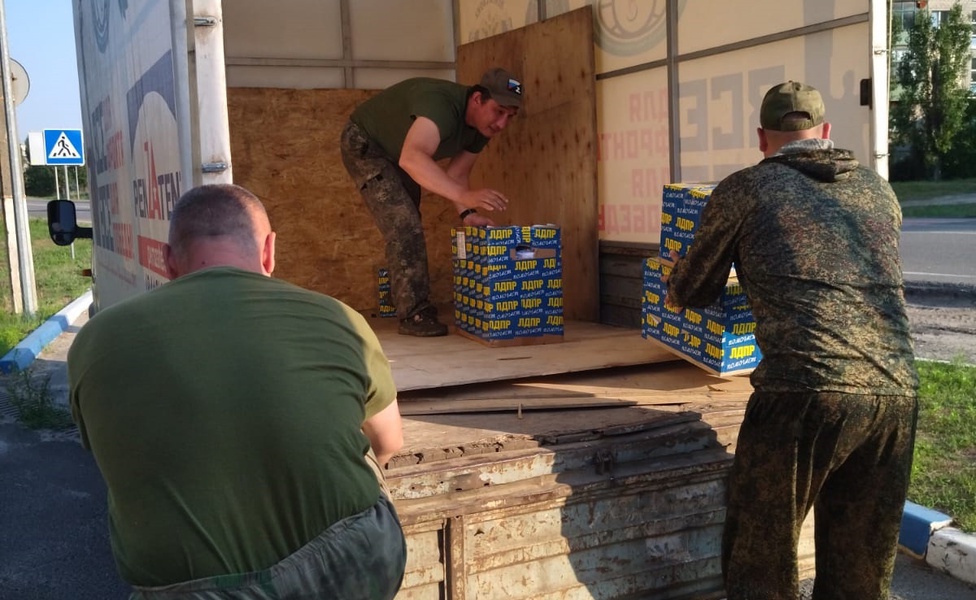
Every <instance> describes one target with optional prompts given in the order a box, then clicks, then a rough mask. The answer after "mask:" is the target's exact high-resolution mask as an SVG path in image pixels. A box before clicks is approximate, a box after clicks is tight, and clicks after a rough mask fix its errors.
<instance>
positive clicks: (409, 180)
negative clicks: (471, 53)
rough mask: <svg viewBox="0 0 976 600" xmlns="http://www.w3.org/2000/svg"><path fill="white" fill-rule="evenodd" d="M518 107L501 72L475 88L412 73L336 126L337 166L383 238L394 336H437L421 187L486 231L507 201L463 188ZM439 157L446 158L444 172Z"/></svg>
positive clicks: (515, 84) (517, 87) (442, 330)
mask: <svg viewBox="0 0 976 600" xmlns="http://www.w3.org/2000/svg"><path fill="white" fill-rule="evenodd" d="M521 106H522V83H521V82H519V80H518V79H516V78H515V76H514V75H512V74H511V73H509V72H507V71H505V70H503V69H499V68H495V69H491V70H489V71H488V72H486V73H485V74H484V76H483V77H482V78H481V82H480V83H479V84H478V85H475V86H466V85H461V84H458V83H454V82H452V81H443V80H440V79H430V78H426V77H417V78H414V79H407V80H405V81H402V82H400V83H397V84H396V85H393V86H391V87H389V88H387V89H385V90H383V91H382V92H380V93H379V94H377V95H376V96H373V97H372V98H370V99H369V100H367V101H365V102H363V103H362V104H360V105H359V106H358V107H357V108H356V110H355V111H353V113H352V116H351V117H350V118H349V123H348V124H347V125H346V127H345V129H343V130H342V136H341V138H340V148H341V150H342V162H343V164H345V166H346V170H347V171H349V175H350V176H351V177H352V180H353V182H354V183H355V184H356V188H357V189H358V190H359V193H360V195H361V196H362V197H363V201H364V202H365V203H366V207H367V208H368V209H369V211H370V213H371V214H372V216H373V220H375V221H376V225H377V227H378V228H379V230H380V233H381V234H382V235H383V239H384V240H385V241H386V260H387V267H388V268H389V271H390V291H391V294H392V296H393V304H394V305H395V306H396V309H397V318H399V319H400V329H399V331H400V333H401V334H403V335H414V336H419V337H431V336H440V335H446V334H447V326H446V325H444V324H443V323H441V322H440V321H438V320H437V309H436V308H435V307H434V306H433V305H432V304H431V303H430V299H429V295H430V275H429V273H428V268H427V247H426V241H425V240H424V228H423V223H422V222H421V219H420V190H421V188H424V189H426V190H429V191H431V192H433V193H435V194H437V195H439V196H442V197H444V198H447V199H448V200H450V201H451V202H452V203H453V204H454V207H455V208H456V209H457V212H458V215H459V217H460V218H461V222H462V223H464V224H465V225H472V226H486V225H493V224H494V223H493V222H492V220H491V219H490V218H489V217H488V215H487V213H490V212H492V211H496V210H505V207H506V206H507V205H508V198H506V197H505V196H504V195H502V194H501V193H500V192H498V191H496V190H492V189H488V188H481V189H471V187H470V185H469V184H468V176H469V175H470V173H471V168H472V167H473V166H474V162H475V159H476V158H477V157H478V153H479V152H481V150H482V149H483V148H484V147H485V145H486V144H487V143H488V140H489V139H490V138H492V137H494V136H495V135H497V134H498V133H501V131H502V130H503V129H505V127H506V126H508V123H509V121H510V120H511V119H512V118H513V117H514V116H515V115H516V114H518V110H519V108H520V107H521ZM441 159H450V160H449V161H448V163H447V165H446V166H445V167H444V168H441V167H440V166H439V165H438V164H437V162H436V161H439V160H441ZM479 211H480V212H479Z"/></svg>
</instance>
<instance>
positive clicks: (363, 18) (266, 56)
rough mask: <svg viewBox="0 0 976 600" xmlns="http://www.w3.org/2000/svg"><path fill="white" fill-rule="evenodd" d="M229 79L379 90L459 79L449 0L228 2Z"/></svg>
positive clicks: (263, 84) (238, 83)
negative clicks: (415, 81) (409, 81)
mask: <svg viewBox="0 0 976 600" xmlns="http://www.w3.org/2000/svg"><path fill="white" fill-rule="evenodd" d="M224 39H225V54H226V64H227V84H228V86H230V87H269V88H291V89H313V88H354V89H380V88H384V87H387V86H389V85H391V84H393V83H396V82H398V81H401V80H403V79H406V78H408V77H414V76H426V77H439V78H442V79H451V80H453V79H454V47H455V42H454V11H453V6H452V0H410V1H409V2H390V1H389V0H355V1H352V0H278V1H276V2H268V1H267V0H233V2H224Z"/></svg>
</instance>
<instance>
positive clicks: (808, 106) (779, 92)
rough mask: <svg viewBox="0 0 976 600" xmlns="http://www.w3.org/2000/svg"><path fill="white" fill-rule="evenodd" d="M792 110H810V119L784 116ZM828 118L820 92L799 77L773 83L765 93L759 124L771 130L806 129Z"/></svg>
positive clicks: (805, 111)
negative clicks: (787, 118) (798, 78)
mask: <svg viewBox="0 0 976 600" xmlns="http://www.w3.org/2000/svg"><path fill="white" fill-rule="evenodd" d="M790 113H806V115H807V117H808V118H807V119H796V120H794V119H790V120H788V121H786V122H784V121H783V118H784V117H785V116H786V115H788V114H790ZM823 121H824V104H823V98H821V97H820V92H818V91H817V90H816V89H814V88H812V87H810V86H809V85H805V84H802V83H800V82H798V81H787V82H786V83H781V84H779V85H776V86H773V88H772V89H770V90H769V91H768V92H766V95H765V96H764V97H763V101H762V106H761V107H760V109H759V124H760V125H761V126H762V128H763V129H768V130H770V131H803V130H805V129H811V128H813V127H816V126H817V125H820V124H821V123H823Z"/></svg>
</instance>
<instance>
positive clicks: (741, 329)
mask: <svg viewBox="0 0 976 600" xmlns="http://www.w3.org/2000/svg"><path fill="white" fill-rule="evenodd" d="M755 330H756V324H755V323H736V324H735V325H733V326H732V333H733V334H735V335H742V334H744V333H752V332H753V331H755Z"/></svg>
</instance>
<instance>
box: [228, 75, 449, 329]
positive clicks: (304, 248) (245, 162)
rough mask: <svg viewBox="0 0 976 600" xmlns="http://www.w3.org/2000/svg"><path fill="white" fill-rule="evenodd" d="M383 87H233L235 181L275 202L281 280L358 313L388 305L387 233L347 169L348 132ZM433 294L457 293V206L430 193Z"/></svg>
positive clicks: (426, 210)
mask: <svg viewBox="0 0 976 600" xmlns="http://www.w3.org/2000/svg"><path fill="white" fill-rule="evenodd" d="M375 93H376V92H375V91H369V90H344V89H343V90H333V89H316V90H293V89H275V88H230V89H228V90H227V105H228V111H229V115H228V118H229V121H230V138H231V155H232V156H233V161H234V164H233V168H234V182H235V183H237V184H239V185H242V186H244V187H246V188H248V189H249V190H251V191H252V192H254V193H255V194H257V196H258V197H259V198H261V200H262V201H263V202H264V203H265V206H266V207H267V209H268V215H269V217H270V218H271V225H272V227H273V228H274V230H275V231H276V232H277V233H278V240H277V268H276V270H275V276H276V277H280V278H281V279H284V280H286V281H290V282H292V283H295V284H297V285H300V286H302V287H305V288H308V289H312V290H316V291H318V292H322V293H325V294H329V295H330V296H333V297H335V298H338V299H339V300H342V301H343V302H345V303H346V304H349V305H350V306H352V307H353V308H355V309H357V310H364V311H368V310H375V309H376V307H377V305H378V296H377V294H378V284H377V276H376V272H377V269H379V268H380V267H382V266H385V262H386V260H385V258H384V250H383V248H384V244H383V238H382V237H381V236H380V234H379V231H378V230H377V228H376V225H375V223H374V222H373V219H372V217H371V216H370V214H369V211H367V210H366V207H365V205H364V204H363V202H362V199H361V198H360V196H359V193H358V192H357V191H356V189H355V186H354V185H353V183H352V181H351V180H350V178H349V175H348V174H347V173H346V170H345V168H344V167H343V165H342V158H341V157H340V153H339V134H340V133H341V132H342V128H343V127H345V124H346V121H347V120H348V118H349V114H350V113H351V112H352V111H353V109H354V108H355V107H356V106H357V105H358V104H359V103H360V102H362V101H364V100H366V99H367V98H369V97H370V96H372V95H373V94H375ZM421 213H422V214H423V219H424V230H425V234H426V237H427V252H428V263H429V266H430V274H431V300H432V301H433V302H434V303H438V304H441V303H447V302H450V301H451V298H452V276H453V275H452V267H451V227H452V226H453V225H455V224H456V223H457V214H456V213H455V210H454V207H453V205H452V204H451V203H449V202H447V201H446V200H444V199H442V198H438V197H436V196H433V195H430V194H424V197H423V199H422V201H421Z"/></svg>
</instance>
